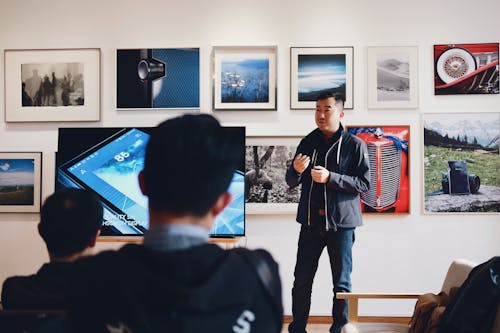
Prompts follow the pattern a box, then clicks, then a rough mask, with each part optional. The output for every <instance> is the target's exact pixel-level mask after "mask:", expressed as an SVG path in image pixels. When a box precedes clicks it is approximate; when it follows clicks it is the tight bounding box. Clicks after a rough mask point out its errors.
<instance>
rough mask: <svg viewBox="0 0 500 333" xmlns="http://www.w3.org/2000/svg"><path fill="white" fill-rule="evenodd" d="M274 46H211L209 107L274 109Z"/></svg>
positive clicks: (218, 108)
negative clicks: (210, 102)
mask: <svg viewBox="0 0 500 333" xmlns="http://www.w3.org/2000/svg"><path fill="white" fill-rule="evenodd" d="M276 53H277V47H276V46H215V47H214V48H213V50H212V75H213V80H212V81H213V84H212V97H213V109H214V110H215V111H219V110H276V109H277V107H276V90H277V88H276V68H277V66H276Z"/></svg>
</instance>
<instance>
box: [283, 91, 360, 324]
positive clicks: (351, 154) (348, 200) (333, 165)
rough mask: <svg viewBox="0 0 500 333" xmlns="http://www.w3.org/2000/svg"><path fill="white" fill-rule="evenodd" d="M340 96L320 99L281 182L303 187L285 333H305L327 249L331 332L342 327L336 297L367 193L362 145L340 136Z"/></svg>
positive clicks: (347, 282) (344, 286)
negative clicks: (289, 315)
mask: <svg viewBox="0 0 500 333" xmlns="http://www.w3.org/2000/svg"><path fill="white" fill-rule="evenodd" d="M343 109H344V99H343V97H342V96H339V95H333V94H324V95H321V96H319V97H318V100H317V102H316V114H315V120H316V125H317V126H318V128H317V129H315V130H314V131H312V132H311V133H309V134H308V135H307V136H306V137H305V138H303V139H302V140H301V142H300V144H299V146H298V147H297V152H296V154H295V157H294V160H293V163H292V165H290V167H289V168H288V170H287V173H286V182H287V184H288V185H289V186H291V187H295V186H297V185H299V184H302V192H301V196H300V201H299V206H298V210H297V222H299V223H301V224H302V226H301V229H300V235H299V242H298V250H297V262H296V264H295V271H294V277H295V280H294V283H293V289H292V314H293V321H292V323H291V324H290V326H289V328H288V330H289V332H291V333H304V332H305V328H306V325H307V318H308V317H309V309H310V306H311V291H312V283H313V279H314V275H315V274H316V270H317V268H318V261H319V258H320V256H321V253H322V252H323V249H324V247H325V246H326V248H327V250H328V255H329V258H330V268H331V271H332V277H333V285H334V288H333V291H334V296H333V308H332V315H333V318H334V322H333V325H332V326H331V328H330V332H332V333H339V332H340V330H341V329H342V326H344V325H345V323H346V322H347V301H346V300H341V299H337V298H336V297H335V296H336V293H337V292H349V291H350V290H351V271H352V252H351V250H352V245H353V243H354V229H355V227H357V226H360V225H361V224H362V219H361V206H360V197H359V194H360V193H361V192H365V191H367V190H368V188H369V183H370V168H369V160H368V151H367V148H366V145H365V144H364V142H363V141H361V140H360V139H358V138H357V137H355V136H353V135H351V134H349V133H348V132H346V131H344V128H343V127H342V124H341V123H340V120H341V119H342V117H343V116H344V111H343Z"/></svg>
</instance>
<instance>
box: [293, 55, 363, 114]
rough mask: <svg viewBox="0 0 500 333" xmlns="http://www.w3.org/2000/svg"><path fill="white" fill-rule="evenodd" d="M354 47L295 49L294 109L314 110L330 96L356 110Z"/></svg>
mask: <svg viewBox="0 0 500 333" xmlns="http://www.w3.org/2000/svg"><path fill="white" fill-rule="evenodd" d="M353 79H354V75H353V47H291V48H290V108H291V109H314V108H315V107H316V100H317V98H318V96H319V95H321V94H324V93H326V92H332V93H335V94H341V95H343V96H344V97H345V105H344V107H345V108H346V109H352V108H353V84H354V82H353Z"/></svg>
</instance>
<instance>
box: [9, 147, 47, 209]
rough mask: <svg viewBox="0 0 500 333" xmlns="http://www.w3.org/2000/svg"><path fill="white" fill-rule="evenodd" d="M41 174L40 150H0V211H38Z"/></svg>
mask: <svg viewBox="0 0 500 333" xmlns="http://www.w3.org/2000/svg"><path fill="white" fill-rule="evenodd" d="M41 176H42V153H41V152H29V153H24V152H23V153H11V152H8V153H7V152H0V213H7V212H9V213H37V212H39V211H40V197H41V180H42V177H41Z"/></svg>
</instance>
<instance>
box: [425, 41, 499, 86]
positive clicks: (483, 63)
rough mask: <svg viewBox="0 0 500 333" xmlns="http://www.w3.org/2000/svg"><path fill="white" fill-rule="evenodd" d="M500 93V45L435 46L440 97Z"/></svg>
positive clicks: (435, 84)
mask: <svg viewBox="0 0 500 333" xmlns="http://www.w3.org/2000/svg"><path fill="white" fill-rule="evenodd" d="M498 91H499V85H498V43H482V44H442V45H434V93H435V94H436V95H458V94H498Z"/></svg>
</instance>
